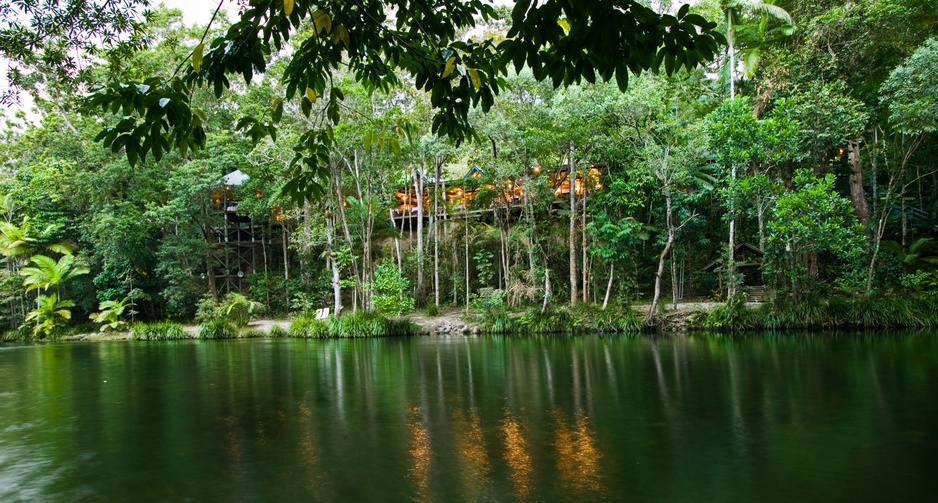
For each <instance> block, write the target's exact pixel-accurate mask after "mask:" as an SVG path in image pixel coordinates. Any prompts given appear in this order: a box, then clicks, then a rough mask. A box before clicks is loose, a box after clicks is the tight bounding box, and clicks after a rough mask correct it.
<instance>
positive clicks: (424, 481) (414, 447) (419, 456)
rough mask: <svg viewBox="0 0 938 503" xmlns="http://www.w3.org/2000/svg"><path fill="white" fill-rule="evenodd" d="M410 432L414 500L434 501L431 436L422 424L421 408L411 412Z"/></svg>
mask: <svg viewBox="0 0 938 503" xmlns="http://www.w3.org/2000/svg"><path fill="white" fill-rule="evenodd" d="M407 429H408V431H409V432H410V444H409V448H408V452H409V453H410V469H409V472H410V477H411V479H412V480H413V482H414V485H415V486H416V487H417V494H416V497H415V498H414V499H416V500H417V501H433V498H431V495H430V460H431V458H430V455H431V453H430V435H429V433H427V429H426V428H424V426H423V424H421V417H420V408H419V407H414V408H413V409H411V410H410V414H409V415H408V421H407Z"/></svg>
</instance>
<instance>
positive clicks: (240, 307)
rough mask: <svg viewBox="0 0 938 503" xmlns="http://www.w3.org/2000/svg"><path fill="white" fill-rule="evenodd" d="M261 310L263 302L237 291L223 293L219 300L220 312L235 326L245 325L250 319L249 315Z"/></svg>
mask: <svg viewBox="0 0 938 503" xmlns="http://www.w3.org/2000/svg"><path fill="white" fill-rule="evenodd" d="M263 310H264V305H263V304H261V303H260V302H257V301H256V300H251V299H249V298H247V297H246V296H244V295H243V294H240V293H237V292H231V293H229V294H227V295H225V297H224V298H223V299H222V302H221V312H223V313H224V315H225V318H227V319H228V320H230V321H231V322H232V323H233V324H234V326H236V327H244V326H247V324H248V323H249V322H250V321H251V317H252V316H254V315H255V314H257V313H260V312H262V311H263Z"/></svg>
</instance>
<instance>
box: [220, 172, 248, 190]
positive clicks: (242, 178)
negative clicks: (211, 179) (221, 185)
mask: <svg viewBox="0 0 938 503" xmlns="http://www.w3.org/2000/svg"><path fill="white" fill-rule="evenodd" d="M250 179H251V177H250V176H248V175H247V173H245V172H243V171H241V170H240V169H236V170H234V171H232V172H231V173H228V174H227V175H225V176H224V178H223V181H224V182H225V185H226V186H229V187H237V186H239V185H243V184H244V182H247V181H248V180H250Z"/></svg>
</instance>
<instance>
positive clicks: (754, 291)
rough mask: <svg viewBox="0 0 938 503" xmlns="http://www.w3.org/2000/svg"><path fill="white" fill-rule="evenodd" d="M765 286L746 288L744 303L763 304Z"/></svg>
mask: <svg viewBox="0 0 938 503" xmlns="http://www.w3.org/2000/svg"><path fill="white" fill-rule="evenodd" d="M765 298H766V295H765V285H758V286H749V287H746V302H765Z"/></svg>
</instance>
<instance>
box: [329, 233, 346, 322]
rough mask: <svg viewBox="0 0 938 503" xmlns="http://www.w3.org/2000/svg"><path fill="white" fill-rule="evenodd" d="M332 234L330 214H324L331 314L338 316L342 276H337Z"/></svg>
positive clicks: (340, 303) (337, 269)
mask: <svg viewBox="0 0 938 503" xmlns="http://www.w3.org/2000/svg"><path fill="white" fill-rule="evenodd" d="M334 235H335V222H334V221H333V217H332V215H326V261H327V263H328V264H329V267H330V269H332V315H333V316H334V317H336V318H338V317H339V313H341V312H342V278H341V277H339V266H338V264H336V261H335V255H333V248H332V245H333V242H334V241H335V239H334Z"/></svg>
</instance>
